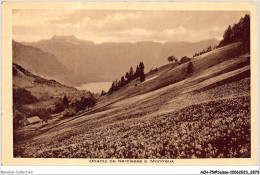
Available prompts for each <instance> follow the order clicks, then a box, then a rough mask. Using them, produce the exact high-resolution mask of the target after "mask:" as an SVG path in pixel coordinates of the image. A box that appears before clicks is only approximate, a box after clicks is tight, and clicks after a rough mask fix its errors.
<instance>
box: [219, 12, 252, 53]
mask: <svg viewBox="0 0 260 175" xmlns="http://www.w3.org/2000/svg"><path fill="white" fill-rule="evenodd" d="M235 42H242V43H243V44H244V46H246V47H245V48H247V49H249V48H250V16H249V15H245V17H242V18H241V19H240V21H239V22H238V23H237V24H234V25H233V26H232V27H231V26H230V25H229V26H228V28H227V29H226V31H225V32H224V35H223V39H222V40H221V41H220V43H219V45H218V47H223V46H225V45H228V44H231V43H235Z"/></svg>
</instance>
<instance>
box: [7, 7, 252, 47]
mask: <svg viewBox="0 0 260 175" xmlns="http://www.w3.org/2000/svg"><path fill="white" fill-rule="evenodd" d="M245 14H248V13H247V12H241V11H237V12H235V11H233V12H232V11H229V12H225V11H224V12H223V11H222V12H219V11H215V12H213V11H211V12H210V11H204V12H203V11H148V10H146V11H139V10H138V11H133V10H131V11H130V10H57V9H56V10H31V9H23V10H18V9H15V10H13V18H12V24H13V39H14V40H16V41H24V42H35V41H39V40H42V39H50V38H51V37H53V36H54V35H58V36H72V35H73V36H75V37H76V38H78V39H83V40H88V41H93V42H95V43H103V42H139V41H154V42H177V41H188V42H196V41H201V40H205V39H211V38H217V39H222V36H223V33H224V31H225V29H226V28H227V27H228V25H233V24H234V23H237V22H238V21H239V19H240V18H241V17H243V16H244V15H245Z"/></svg>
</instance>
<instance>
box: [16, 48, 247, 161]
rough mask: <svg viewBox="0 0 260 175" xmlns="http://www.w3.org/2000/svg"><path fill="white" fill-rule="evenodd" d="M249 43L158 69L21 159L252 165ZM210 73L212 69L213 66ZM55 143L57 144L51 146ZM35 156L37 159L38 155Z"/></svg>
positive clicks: (33, 143) (45, 133) (21, 150)
mask: <svg viewBox="0 0 260 175" xmlns="http://www.w3.org/2000/svg"><path fill="white" fill-rule="evenodd" d="M240 47H241V43H234V44H231V45H228V46H225V47H223V48H219V49H216V50H214V51H212V52H209V53H207V54H205V55H201V56H198V57H195V58H193V59H192V60H191V62H192V64H193V67H194V71H193V72H192V73H189V74H187V66H188V64H189V63H184V64H181V65H178V66H175V67H174V66H172V65H171V64H169V65H165V66H162V67H160V68H158V71H157V72H155V73H148V74H146V81H144V82H143V83H140V82H139V81H137V80H134V81H132V82H131V83H129V84H128V85H127V86H125V87H124V88H123V89H121V90H119V91H117V92H115V93H113V94H111V95H107V96H102V97H101V98H100V99H99V100H98V103H97V105H96V106H95V107H94V108H93V109H92V110H90V111H87V112H86V113H84V114H82V115H79V116H75V117H73V118H71V120H70V121H69V122H67V123H62V124H60V125H55V127H53V128H51V129H48V130H44V128H42V129H41V130H40V131H39V132H38V133H37V134H35V135H33V136H32V137H31V138H28V140H24V141H21V142H19V144H16V146H15V148H14V153H15V155H16V156H21V157H74V158H138V159H140V158H150V159H155V158H160V159H168V158H171V159H172V158H173V159H175V158H205V157H207V158H231V157H232V158H234V157H236V158H239V157H250V156H251V152H250V149H251V147H250V122H251V121H250V54H249V53H240V52H239V51H240V50H241V49H240ZM206 65H207V66H206ZM50 138H51V139H50ZM32 150H33V151H32Z"/></svg>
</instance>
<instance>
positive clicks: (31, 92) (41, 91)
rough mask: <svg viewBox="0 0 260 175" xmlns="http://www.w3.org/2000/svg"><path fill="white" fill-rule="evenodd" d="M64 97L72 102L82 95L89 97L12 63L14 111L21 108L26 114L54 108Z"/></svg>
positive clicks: (84, 92) (86, 93) (84, 93)
mask: <svg viewBox="0 0 260 175" xmlns="http://www.w3.org/2000/svg"><path fill="white" fill-rule="evenodd" d="M65 95H66V96H67V97H68V99H69V100H70V101H72V100H73V99H76V98H80V97H81V96H82V95H89V92H88V91H79V90H77V89H76V88H73V87H68V86H66V85H63V84H61V83H59V82H57V81H55V80H47V79H45V78H42V77H40V76H37V75H34V74H32V73H30V72H29V71H27V70H26V69H24V68H23V67H21V66H20V65H17V64H15V63H13V96H14V106H15V107H17V109H16V108H15V107H14V109H15V110H20V109H21V107H22V109H23V111H24V112H25V113H28V112H30V110H33V109H38V108H42V109H48V108H54V107H55V104H56V103H57V102H59V101H60V100H61V99H62V98H63V97H64V96H65Z"/></svg>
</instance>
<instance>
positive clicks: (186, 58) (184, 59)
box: [180, 56, 191, 64]
mask: <svg viewBox="0 0 260 175" xmlns="http://www.w3.org/2000/svg"><path fill="white" fill-rule="evenodd" d="M190 60H191V59H190V58H189V57H187V56H184V57H182V58H181V60H180V64H183V63H186V62H188V61H190Z"/></svg>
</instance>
